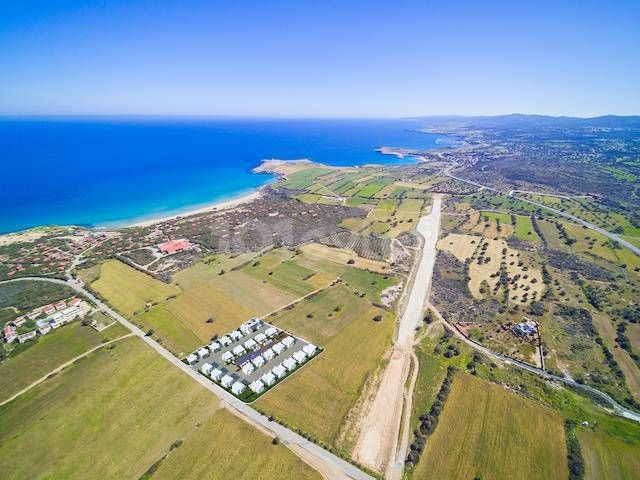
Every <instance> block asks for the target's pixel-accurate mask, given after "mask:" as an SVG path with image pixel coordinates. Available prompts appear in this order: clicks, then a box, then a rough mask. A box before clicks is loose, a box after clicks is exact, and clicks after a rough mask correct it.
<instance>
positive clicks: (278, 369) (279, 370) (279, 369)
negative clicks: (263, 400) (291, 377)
mask: <svg viewBox="0 0 640 480" xmlns="http://www.w3.org/2000/svg"><path fill="white" fill-rule="evenodd" d="M271 371H272V372H273V374H274V375H275V376H276V377H278V378H283V377H284V376H285V375H286V374H287V369H286V368H285V367H283V366H282V364H280V365H276V366H275V367H273V369H272V370H271Z"/></svg>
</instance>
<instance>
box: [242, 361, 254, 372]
mask: <svg viewBox="0 0 640 480" xmlns="http://www.w3.org/2000/svg"><path fill="white" fill-rule="evenodd" d="M254 370H255V368H253V364H252V363H251V362H247V363H245V364H244V365H242V373H244V374H245V375H251V374H252V373H253V372H254Z"/></svg>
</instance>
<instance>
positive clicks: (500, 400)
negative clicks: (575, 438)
mask: <svg viewBox="0 0 640 480" xmlns="http://www.w3.org/2000/svg"><path fill="white" fill-rule="evenodd" d="M567 475H568V471H567V461H566V446H565V438H564V426H563V422H562V419H561V418H560V417H559V416H558V415H556V414H555V413H553V412H552V411H550V410H547V409H545V408H543V407H540V406H538V405H536V404H535V403H533V402H531V401H529V400H526V399H524V398H521V397H519V396H517V395H515V394H513V393H511V392H509V391H507V390H506V389H505V388H504V387H502V386H498V385H495V384H490V383H487V382H485V381H483V380H479V379H477V378H475V377H473V376H471V375H467V374H458V375H457V376H456V378H455V380H454V382H453V386H452V389H451V392H450V394H449V397H448V399H447V401H446V403H445V406H444V409H443V411H442V414H441V415H440V421H439V422H438V425H437V427H436V429H435V432H434V433H433V434H432V435H431V436H430V437H429V438H428V439H427V443H426V447H425V450H424V453H423V454H422V455H421V460H420V463H419V464H418V465H417V467H416V469H415V473H414V475H413V478H415V479H420V480H423V479H425V480H426V479H434V480H435V479H438V480H439V479H443V478H469V479H471V478H474V477H478V476H479V477H481V478H491V479H495V480H501V479H504V480H511V479H514V478H527V479H540V480H549V479H558V480H560V479H566V478H567Z"/></svg>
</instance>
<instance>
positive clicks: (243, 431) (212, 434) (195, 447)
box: [153, 410, 322, 480]
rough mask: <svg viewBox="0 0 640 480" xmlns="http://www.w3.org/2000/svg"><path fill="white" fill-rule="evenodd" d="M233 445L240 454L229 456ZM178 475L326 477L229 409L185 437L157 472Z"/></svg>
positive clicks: (241, 479)
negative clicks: (247, 459) (248, 456)
mask: <svg viewBox="0 0 640 480" xmlns="http://www.w3.org/2000/svg"><path fill="white" fill-rule="evenodd" d="M231 448H234V449H235V450H236V452H237V453H235V454H232V455H229V453H230V450H231ZM248 452H250V455H251V456H250V461H248V462H247V461H246V460H242V459H241V458H240V457H241V456H244V455H246V454H247V453H248ZM239 467H241V468H239ZM174 478H180V479H182V480H191V479H192V480H200V479H202V478H207V479H219V480H225V479H228V478H234V479H238V480H254V479H256V478H265V479H278V480H297V479H302V480H306V479H317V480H320V479H321V478H322V477H321V476H320V474H319V473H317V472H315V471H313V470H312V469H311V468H310V467H309V466H307V465H306V464H305V463H303V462H301V461H300V460H298V459H297V458H296V457H295V456H294V455H293V454H292V453H291V452H290V451H289V450H287V448H286V447H284V446H282V445H273V444H272V443H271V441H270V440H269V439H268V438H267V437H266V436H264V435H260V434H258V433H257V432H256V431H255V430H254V429H253V428H252V427H251V426H249V425H248V424H246V423H245V422H243V421H241V420H240V419H238V418H237V417H235V416H234V415H232V414H231V413H229V412H228V411H227V410H219V411H218V412H217V413H216V414H215V415H214V416H213V417H211V418H209V419H208V420H207V421H205V422H204V423H202V424H201V425H200V426H199V427H198V428H197V429H195V430H193V431H192V432H191V433H190V434H189V435H188V436H187V437H185V439H184V443H183V444H182V446H181V447H180V448H179V449H177V450H175V451H174V452H172V453H171V454H170V455H169V456H168V457H167V458H166V460H164V461H163V462H162V464H161V465H160V467H159V468H158V470H157V471H156V472H155V473H154V475H153V480H162V479H174Z"/></svg>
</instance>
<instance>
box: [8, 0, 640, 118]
mask: <svg viewBox="0 0 640 480" xmlns="http://www.w3.org/2000/svg"><path fill="white" fill-rule="evenodd" d="M512 112H521V113H544V114H554V115H578V116H592V115H601V114H608V113H614V114H640V1H638V0H630V1H624V0H618V1H611V2H602V1H600V2H592V1H564V0H563V1H552V2H545V1H531V2H524V1H505V2H483V1H469V2H456V1H442V2H440V1H428V0H425V1H415V2H413V1H388V2H378V1H351V2H350V1H347V0H345V1H330V0H322V1H305V0H296V1H270V0H259V1H251V0H232V1H221V0H218V1H216V0H208V1H189V0H182V1H163V0H153V1H152V0H138V1H135V0H134V1H132V0H128V1H118V0H102V1H82V0H67V1H58V0H43V1H31V0H16V1H11V0H3V1H1V2H0V114H4V115H14V114H160V115H162V114H172V115H182V114H185V115H251V116H253V115H258V116H335V117H340V116H350V117H354V116H355V117H358V116H362V117H366V116H413V115H431V114H501V113H512Z"/></svg>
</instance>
